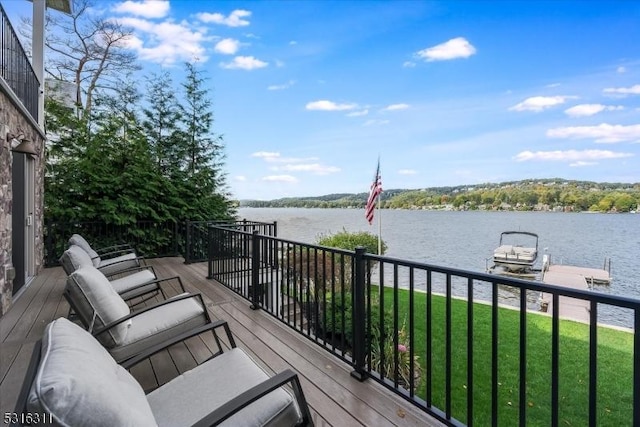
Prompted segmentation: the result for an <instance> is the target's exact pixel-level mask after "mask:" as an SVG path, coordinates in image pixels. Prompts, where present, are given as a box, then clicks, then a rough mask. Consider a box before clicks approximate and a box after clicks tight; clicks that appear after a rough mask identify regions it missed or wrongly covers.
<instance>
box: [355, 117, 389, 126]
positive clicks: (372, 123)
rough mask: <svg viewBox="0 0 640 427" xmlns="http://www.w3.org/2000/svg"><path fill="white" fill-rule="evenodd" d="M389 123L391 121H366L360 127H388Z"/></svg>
mask: <svg viewBox="0 0 640 427" xmlns="http://www.w3.org/2000/svg"><path fill="white" fill-rule="evenodd" d="M389 123H391V121H389V120H374V119H371V120H367V121H366V122H364V123H363V124H362V126H376V125H388V124H389Z"/></svg>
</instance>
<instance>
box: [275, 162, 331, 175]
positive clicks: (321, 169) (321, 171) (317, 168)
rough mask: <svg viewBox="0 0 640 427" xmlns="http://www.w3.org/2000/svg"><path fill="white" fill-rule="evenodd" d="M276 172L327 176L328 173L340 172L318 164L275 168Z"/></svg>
mask: <svg viewBox="0 0 640 427" xmlns="http://www.w3.org/2000/svg"><path fill="white" fill-rule="evenodd" d="M277 170H281V171H285V172H311V173H315V174H317V175H327V174H330V173H336V172H340V168H338V167H335V166H325V165H321V164H319V163H308V164H298V165H284V166H280V167H278V168H277Z"/></svg>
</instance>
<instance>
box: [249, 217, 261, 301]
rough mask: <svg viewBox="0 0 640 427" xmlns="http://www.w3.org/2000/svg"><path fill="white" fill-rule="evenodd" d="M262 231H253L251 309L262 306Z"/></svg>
mask: <svg viewBox="0 0 640 427" xmlns="http://www.w3.org/2000/svg"><path fill="white" fill-rule="evenodd" d="M259 282H260V233H259V232H258V230H253V232H252V233H251V295H250V296H249V298H251V309H252V310H257V309H259V308H260V291H261V289H259V288H260V283H259Z"/></svg>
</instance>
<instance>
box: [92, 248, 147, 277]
mask: <svg viewBox="0 0 640 427" xmlns="http://www.w3.org/2000/svg"><path fill="white" fill-rule="evenodd" d="M94 265H95V260H94ZM96 267H97V268H99V269H100V271H102V272H103V273H104V274H105V275H107V276H108V275H109V274H115V273H118V272H119V271H122V270H126V269H127V268H133V267H140V261H139V260H138V257H137V255H136V254H135V253H128V254H124V255H119V256H117V257H114V258H109V259H100V258H98V265H97V266H96Z"/></svg>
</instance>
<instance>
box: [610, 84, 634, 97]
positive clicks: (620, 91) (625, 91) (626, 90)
mask: <svg viewBox="0 0 640 427" xmlns="http://www.w3.org/2000/svg"><path fill="white" fill-rule="evenodd" d="M602 92H604V93H605V94H607V95H613V96H627V95H640V85H633V86H631V87H608V88H606V89H603V90H602Z"/></svg>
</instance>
